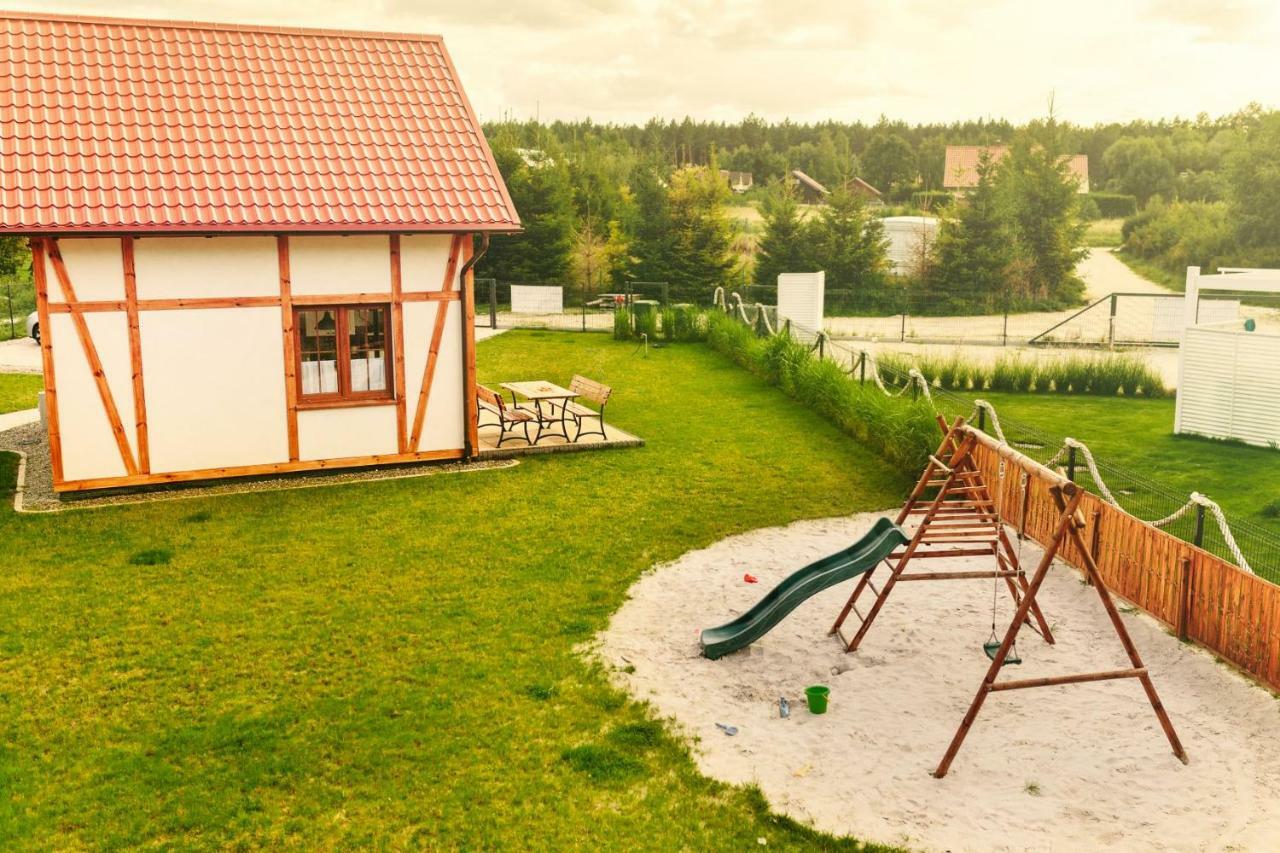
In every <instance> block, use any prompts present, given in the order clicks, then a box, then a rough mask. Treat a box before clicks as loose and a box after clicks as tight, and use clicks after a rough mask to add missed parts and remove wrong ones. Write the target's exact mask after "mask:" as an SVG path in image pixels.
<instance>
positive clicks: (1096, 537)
mask: <svg viewBox="0 0 1280 853" xmlns="http://www.w3.org/2000/svg"><path fill="white" fill-rule="evenodd" d="M1101 550H1102V510H1100V509H1095V510H1094V511H1093V533H1092V534H1091V535H1090V538H1089V555H1090V556H1091V557H1093V562H1094V565H1097V563H1098V556H1099V553H1098V552H1099V551H1101ZM1084 582H1085V583H1086V584H1088V585H1089V586H1093V577H1092V576H1091V575H1090V574H1089V573H1088V572H1085V573H1084Z"/></svg>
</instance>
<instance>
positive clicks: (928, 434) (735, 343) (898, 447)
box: [707, 313, 938, 471]
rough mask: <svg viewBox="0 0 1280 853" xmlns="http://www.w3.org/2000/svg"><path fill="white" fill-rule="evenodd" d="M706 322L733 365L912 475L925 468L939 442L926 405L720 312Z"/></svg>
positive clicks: (712, 339)
mask: <svg viewBox="0 0 1280 853" xmlns="http://www.w3.org/2000/svg"><path fill="white" fill-rule="evenodd" d="M707 319H708V334H707V341H708V342H709V343H710V344H711V346H712V347H713V348H714V349H716V350H718V351H719V352H721V353H723V354H724V355H726V356H728V357H729V359H730V360H732V361H733V362H735V363H736V364H738V365H739V366H741V367H745V368H746V369H747V370H750V371H751V372H752V373H755V374H756V375H758V376H760V377H762V378H764V379H765V380H767V381H768V382H771V383H773V384H775V385H777V386H778V387H779V388H781V389H782V390H783V391H784V392H785V393H786V394H787V395H788V396H790V397H792V398H794V399H795V400H797V401H799V402H800V403H802V404H803V405H805V406H808V407H809V408H811V409H813V410H814V411H816V412H818V413H819V414H820V415H822V416H823V417H825V418H826V419H827V420H829V421H831V422H832V423H834V424H835V425H836V426H838V427H839V428H840V429H841V430H842V431H843V432H845V433H847V434H849V435H851V436H853V437H854V438H856V439H858V440H859V441H860V442H862V443H863V444H865V445H867V446H869V447H871V448H873V449H874V450H875V451H876V452H877V453H879V454H880V455H881V456H883V457H884V458H885V459H887V460H888V461H889V462H892V463H893V464H895V465H897V466H898V467H900V468H903V469H905V470H909V471H913V470H916V469H918V468H922V467H923V466H924V463H925V460H926V458H927V457H928V455H929V453H930V451H932V450H933V448H934V446H935V445H936V444H937V441H938V425H937V423H936V422H935V421H934V419H933V411H932V409H931V408H930V406H929V404H928V403H926V402H924V401H918V402H916V401H912V400H909V399H905V398H890V397H887V396H885V394H884V393H883V392H881V391H880V390H879V389H878V388H876V387H875V386H874V385H870V384H868V385H863V384H861V383H859V382H857V381H855V380H854V379H852V378H850V377H849V376H848V375H846V374H845V372H844V369H843V368H841V367H840V365H838V364H836V363H835V362H832V361H825V360H821V359H819V358H818V357H817V356H815V355H814V354H813V352H811V351H810V349H809V348H808V347H807V346H805V345H804V344H802V343H799V342H797V341H793V340H790V339H788V338H787V337H785V336H782V335H775V336H774V337H771V338H760V337H757V336H756V334H755V332H754V331H753V330H752V329H750V328H748V327H746V326H744V325H742V324H741V323H739V322H738V321H736V320H734V319H732V318H731V317H727V316H725V315H723V314H719V313H712V314H710V315H708V318H707Z"/></svg>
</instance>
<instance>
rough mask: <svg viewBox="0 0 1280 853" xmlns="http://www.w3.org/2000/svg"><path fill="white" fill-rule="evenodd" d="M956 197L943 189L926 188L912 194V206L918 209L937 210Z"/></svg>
mask: <svg viewBox="0 0 1280 853" xmlns="http://www.w3.org/2000/svg"><path fill="white" fill-rule="evenodd" d="M955 199H956V197H955V196H954V195H952V194H951V193H949V192H944V191H942V190H924V191H922V192H914V193H912V194H911V206H912V207H914V208H915V209H916V210H930V211H932V210H937V209H938V208H940V207H946V206H947V205H949V204H951V203H952V202H953V201H955Z"/></svg>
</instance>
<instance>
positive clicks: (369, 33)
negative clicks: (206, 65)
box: [0, 9, 444, 43]
mask: <svg viewBox="0 0 1280 853" xmlns="http://www.w3.org/2000/svg"><path fill="white" fill-rule="evenodd" d="M0 20H12V21H48V22H50V23H72V24H102V25H105V26H117V27H136V28H139V29H174V30H207V31H213V32H234V33H272V34H275V35H291V36H330V37H333V36H337V37H344V38H370V39H381V40H383V41H411V42H436V43H443V42H444V37H443V36H441V35H439V34H438V33H398V32H389V31H382V30H348V29H340V30H334V29H325V28H322V27H286V26H278V25H271V24H232V23H219V22H216V21H181V20H167V19H151V18H115V17H110V16H106V15H59V14H54V13H50V12H18V11H10V10H5V9H0Z"/></svg>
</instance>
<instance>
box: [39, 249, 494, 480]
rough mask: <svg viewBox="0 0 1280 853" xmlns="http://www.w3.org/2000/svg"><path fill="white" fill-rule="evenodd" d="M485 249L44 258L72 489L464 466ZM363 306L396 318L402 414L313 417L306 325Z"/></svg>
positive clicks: (151, 252)
mask: <svg viewBox="0 0 1280 853" xmlns="http://www.w3.org/2000/svg"><path fill="white" fill-rule="evenodd" d="M470 248H471V247H470V239H469V238H467V237H462V236H454V235H411V236H388V235H353V236H345V237H344V236H331V235H323V236H289V237H276V236H245V237H238V236H217V237H138V238H128V237H125V238H116V237H111V238H106V237H103V238H62V239H56V240H53V239H38V240H35V241H33V254H34V257H35V260H36V262H37V268H36V279H37V282H36V283H37V291H38V293H43V294H46V295H45V296H43V297H41V298H40V299H39V302H40V306H39V307H40V311H41V315H42V325H41V327H42V329H44V330H45V344H44V346H45V360H46V373H49V374H51V375H49V376H47V377H46V382H47V385H48V386H49V389H50V393H49V394H48V400H47V402H48V406H49V412H50V418H49V426H50V450H51V455H52V456H53V463H54V476H55V484H56V485H57V486H58V487H59V488H60V489H62V490H70V489H83V488H97V487H109V486H115V485H132V484H146V483H154V482H167V481H175V480H192V479H202V478H211V477H219V476H235V475H241V474H256V473H272V472H277V471H280V472H283V471H291V470H306V469H309V468H322V467H339V466H349V465H362V464H379V463H388V462H403V461H415V460H419V459H438V458H457V457H460V456H461V455H462V453H463V447H464V439H465V437H466V433H467V431H468V428H469V425H468V423H467V421H466V420H465V417H466V415H467V413H468V409H469V407H467V406H466V403H465V397H466V394H465V393H464V385H466V384H467V380H465V379H464V374H463V361H462V360H463V349H464V341H463V329H462V312H463V311H464V310H466V308H467V306H466V305H465V304H464V300H463V298H462V294H461V293H460V292H459V288H458V281H457V273H458V270H459V269H460V268H461V266H462V265H463V264H464V263H465V261H466V259H467V257H469V253H470ZM41 273H43V274H41ZM360 301H364V302H382V303H387V304H390V305H391V306H392V309H391V317H390V318H389V319H390V324H389V325H390V329H389V333H390V336H391V339H392V341H393V344H392V353H393V358H394V386H395V394H394V395H393V399H390V400H387V401H385V402H382V401H378V402H376V403H374V404H369V403H365V404H363V405H358V406H351V407H329V408H314V409H312V408H307V407H305V406H303V407H299V405H298V402H297V394H296V391H295V388H294V382H295V376H294V366H293V365H294V352H293V339H292V312H293V308H294V307H296V306H299V305H307V304H320V303H326V304H346V303H350V302H360ZM469 377H470V381H474V379H473V377H474V371H473V370H472V371H471V373H470V374H469ZM472 393H474V392H472ZM470 429H471V430H474V426H470ZM473 434H474V433H473Z"/></svg>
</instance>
